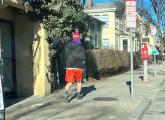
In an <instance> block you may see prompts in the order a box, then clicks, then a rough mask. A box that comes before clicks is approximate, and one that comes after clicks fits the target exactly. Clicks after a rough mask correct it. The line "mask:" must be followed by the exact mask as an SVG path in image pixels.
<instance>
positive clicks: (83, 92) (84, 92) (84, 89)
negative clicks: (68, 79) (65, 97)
mask: <svg viewBox="0 0 165 120" xmlns="http://www.w3.org/2000/svg"><path fill="white" fill-rule="evenodd" d="M94 90H96V87H95V85H91V86H89V87H82V90H81V96H82V97H85V96H86V95H87V94H89V93H90V92H92V91H94ZM76 93H77V92H76V89H74V91H72V92H71V94H70V96H71V97H70V99H69V102H71V101H72V100H73V99H74V98H76Z"/></svg>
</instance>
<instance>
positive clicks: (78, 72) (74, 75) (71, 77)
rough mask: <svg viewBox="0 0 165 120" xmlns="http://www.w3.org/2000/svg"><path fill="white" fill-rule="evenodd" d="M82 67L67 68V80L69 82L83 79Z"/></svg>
mask: <svg viewBox="0 0 165 120" xmlns="http://www.w3.org/2000/svg"><path fill="white" fill-rule="evenodd" d="M82 74H83V71H82V69H77V68H68V69H66V74H65V81H66V82H68V83H73V82H75V81H76V82H79V81H81V80H82Z"/></svg>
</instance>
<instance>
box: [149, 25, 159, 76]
mask: <svg viewBox="0 0 165 120" xmlns="http://www.w3.org/2000/svg"><path fill="white" fill-rule="evenodd" d="M150 29H151V34H152V35H153V37H154V48H153V49H152V55H153V56H154V68H155V70H154V76H155V77H156V55H158V54H159V52H158V50H157V49H156V47H155V44H156V39H155V35H156V27H155V26H154V25H152V24H151V25H150Z"/></svg>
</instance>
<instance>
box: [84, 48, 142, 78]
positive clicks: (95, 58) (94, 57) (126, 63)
mask: <svg viewBox="0 0 165 120" xmlns="http://www.w3.org/2000/svg"><path fill="white" fill-rule="evenodd" d="M87 58H88V62H87V63H88V65H87V66H88V67H87V70H88V73H89V76H91V77H94V78H96V79H99V78H100V77H101V76H105V75H108V74H110V73H113V72H117V71H121V70H127V69H129V67H130V54H129V53H128V52H124V51H116V50H109V49H98V50H91V51H89V52H88V57H87ZM140 63H141V62H140V59H139V57H138V54H136V53H135V54H134V66H135V67H137V66H138V65H139V64H140Z"/></svg>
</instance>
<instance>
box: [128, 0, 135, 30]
mask: <svg viewBox="0 0 165 120" xmlns="http://www.w3.org/2000/svg"><path fill="white" fill-rule="evenodd" d="M126 26H127V27H128V28H136V0H126Z"/></svg>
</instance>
